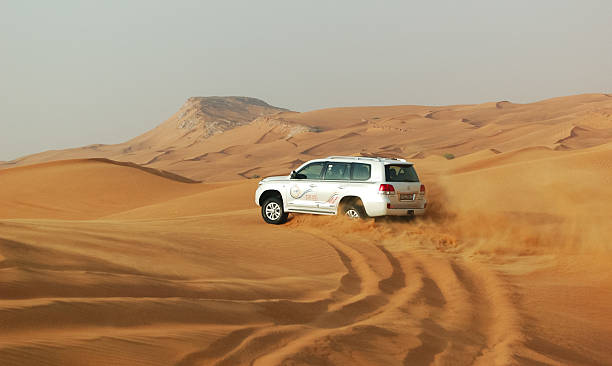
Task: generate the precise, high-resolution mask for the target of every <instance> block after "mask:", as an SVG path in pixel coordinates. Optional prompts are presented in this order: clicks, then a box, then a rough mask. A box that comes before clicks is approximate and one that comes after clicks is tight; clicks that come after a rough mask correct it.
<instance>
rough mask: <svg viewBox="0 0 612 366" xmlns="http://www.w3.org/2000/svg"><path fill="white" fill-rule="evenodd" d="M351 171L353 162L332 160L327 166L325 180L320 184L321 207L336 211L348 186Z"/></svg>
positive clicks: (323, 209) (325, 209) (328, 210)
mask: <svg viewBox="0 0 612 366" xmlns="http://www.w3.org/2000/svg"><path fill="white" fill-rule="evenodd" d="M350 173H351V164H350V163H345V162H335V161H330V162H328V163H327V165H326V167H325V172H324V174H323V180H322V181H321V183H320V185H319V189H318V191H319V209H321V210H322V211H326V212H335V211H336V207H337V206H338V203H339V202H340V199H341V198H342V196H343V195H344V194H343V190H344V189H346V188H347V185H348V183H349V179H350V175H351V174H350Z"/></svg>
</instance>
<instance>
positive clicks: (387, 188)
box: [378, 184, 395, 194]
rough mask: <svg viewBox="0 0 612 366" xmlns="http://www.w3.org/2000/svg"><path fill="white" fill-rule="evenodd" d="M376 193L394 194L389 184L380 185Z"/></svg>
mask: <svg viewBox="0 0 612 366" xmlns="http://www.w3.org/2000/svg"><path fill="white" fill-rule="evenodd" d="M378 193H380V194H395V188H394V187H393V185H391V184H381V185H380V187H378Z"/></svg>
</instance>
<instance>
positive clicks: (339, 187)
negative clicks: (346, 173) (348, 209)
mask: <svg viewBox="0 0 612 366" xmlns="http://www.w3.org/2000/svg"><path fill="white" fill-rule="evenodd" d="M344 188H346V187H345V186H338V189H344Z"/></svg>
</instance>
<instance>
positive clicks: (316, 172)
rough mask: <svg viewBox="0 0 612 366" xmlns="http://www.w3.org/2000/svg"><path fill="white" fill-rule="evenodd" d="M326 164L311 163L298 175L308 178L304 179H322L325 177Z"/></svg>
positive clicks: (320, 162)
mask: <svg viewBox="0 0 612 366" xmlns="http://www.w3.org/2000/svg"><path fill="white" fill-rule="evenodd" d="M325 164H326V163H325V162H323V161H319V162H316V163H311V164H308V165H306V166H305V167H303V168H302V170H300V171H299V172H297V173H298V174H303V175H305V176H306V178H302V179H321V176H322V175H323V168H324V167H325Z"/></svg>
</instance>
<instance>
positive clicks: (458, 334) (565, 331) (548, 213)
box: [0, 95, 612, 365]
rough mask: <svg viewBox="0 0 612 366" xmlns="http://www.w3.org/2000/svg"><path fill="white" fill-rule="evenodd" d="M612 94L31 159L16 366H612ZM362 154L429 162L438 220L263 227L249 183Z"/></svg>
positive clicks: (3, 287)
mask: <svg viewBox="0 0 612 366" xmlns="http://www.w3.org/2000/svg"><path fill="white" fill-rule="evenodd" d="M609 100H610V98H608V97H605V96H601V95H584V96H574V97H567V98H555V99H552V100H548V101H543V102H539V103H535V104H533V105H531V104H529V105H520V104H515V103H509V102H501V103H487V104H483V105H479V106H450V107H436V108H430V107H418V106H400V107H375V108H370V107H365V108H338V109H331V110H322V111H314V112H307V113H295V112H281V113H280V114H275V115H267V116H263V117H258V118H256V123H255V122H254V123H246V124H243V125H240V126H238V127H235V128H232V129H229V130H226V131H225V132H223V133H220V134H215V135H213V136H211V137H208V138H207V139H206V143H205V144H203V145H202V146H199V147H197V146H196V145H193V146H192V147H185V148H184V149H183V148H181V149H179V148H177V147H176V146H175V147H173V148H171V147H170V146H159V149H158V148H156V150H155V151H153V152H146V153H142V154H141V153H140V152H133V153H134V155H133V156H134V157H137V159H135V160H138V159H142V160H145V159H149V160H150V159H153V158H154V157H155V156H156V155H155V154H156V153H157V151H163V154H164V155H163V156H161V157H160V158H159V159H158V160H157V161H155V162H153V163H151V164H148V165H147V166H146V167H145V168H144V169H143V167H141V166H139V165H135V164H123V163H116V162H113V161H110V160H101V159H76V160H64V161H56V162H48V163H41V164H29V163H33V162H34V161H35V160H36V159H39V158H40V159H42V160H44V159H45V155H44V154H43V155H40V156H38V157H32V158H26V159H24V160H23V161H21V162H18V163H17V164H14V165H20V164H24V166H17V167H12V168H6V169H4V170H1V171H0V187H2V190H0V329H2V332H0V364H1V365H83V364H88V365H111V364H112V365H278V364H282V365H365V364H375V365H429V364H434V365H449V364H450V365H514V364H517V365H607V364H612V353H611V352H610V346H609V345H610V344H612V315H611V313H610V311H609V304H610V303H612V276H611V275H610V268H611V264H612V254H611V253H612V244H611V243H612V227H611V226H610V224H609V223H610V222H612V208H611V207H610V205H609V203H610V202H612V189H611V188H610V187H611V184H612V143H611V142H610V140H609V139H608V138H607V135H606V133H607V132H606V129H607V128H608V125H607V123H608V121H607V120H606V118H607V117H606V115H605V113H604V112H601V110H603V109H604V106H605V105H606V103H609ZM597 111H600V112H597ZM602 116H603V117H602ZM362 119H363V121H362ZM428 126H429V127H428ZM576 126H581V127H580V129H578V130H577V127H576ZM582 129H584V130H588V131H590V132H589V133H592V134H593V135H588V136H587V135H585V134H584V131H582ZM422 131H424V132H423V133H422V134H421V132H422ZM499 131H501V132H499ZM572 131H573V135H572ZM593 131H594V132H593ZM415 134H417V135H418V136H416V135H415ZM595 134H597V136H595ZM289 135H290V136H289ZM150 136H152V135H150ZM150 136H149V137H150ZM559 136H568V137H569V138H568V139H566V140H564V141H563V142H561V143H557V142H556V141H558V140H559ZM151 141H153V140H151ZM462 141H464V143H461V142H462ZM562 144H564V146H566V147H565V148H561V149H559V148H558V147H559V146H561V145H562ZM123 146H124V145H123ZM96 149H98V150H99V151H101V150H104V149H109V151H110V150H112V149H114V147H97V148H96ZM91 150H92V151H93V150H95V149H91ZM79 151H82V150H73V151H72V152H64V153H66V154H68V155H70V154H75V155H79V154H80V153H81V152H79ZM133 151H136V150H133ZM348 152H351V153H363V154H374V155H377V154H381V153H386V154H399V155H402V156H405V155H407V154H408V153H411V154H412V153H415V154H417V155H419V158H418V159H416V160H415V162H416V164H417V167H418V170H419V172H420V175H421V178H422V180H423V181H424V182H425V184H426V185H427V189H428V191H427V192H428V198H429V200H430V211H429V213H428V215H427V216H426V217H424V218H422V219H417V220H412V221H405V220H397V219H394V220H392V219H379V220H376V221H374V220H367V221H364V222H352V221H346V220H343V219H341V218H332V217H314V216H308V215H295V216H292V217H291V219H290V221H289V222H288V223H287V224H286V225H283V226H272V225H266V224H264V223H263V222H262V220H261V218H260V217H259V211H258V208H257V207H256V206H255V204H254V202H253V192H254V190H255V188H256V183H257V179H245V178H253V177H255V176H262V175H266V174H270V173H273V172H274V173H287V172H288V171H289V170H290V169H292V168H294V167H295V166H296V165H299V164H300V163H301V162H303V161H306V160H308V159H311V158H313V157H315V156H325V155H332V154H334V155H335V154H338V153H348ZM443 152H451V153H455V154H456V155H457V156H456V158H454V159H451V160H448V159H446V158H444V157H442V156H441V154H442V153H443ZM54 154H55V153H54ZM62 154H63V153H60V152H58V153H57V155H47V157H49V156H55V157H58V156H61V155H62ZM94 155H95V154H94ZM89 157H93V156H89ZM26 163H28V164H29V165H28V164H26ZM165 166H168V167H171V168H172V169H170V170H171V171H172V172H173V173H168V172H166V171H165V170H156V169H160V168H161V167H165ZM174 174H179V175H174ZM181 174H184V175H185V176H188V177H190V178H198V179H205V180H207V181H214V182H213V183H210V182H205V183H197V182H193V181H191V180H189V179H186V178H184V177H183V176H181Z"/></svg>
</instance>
